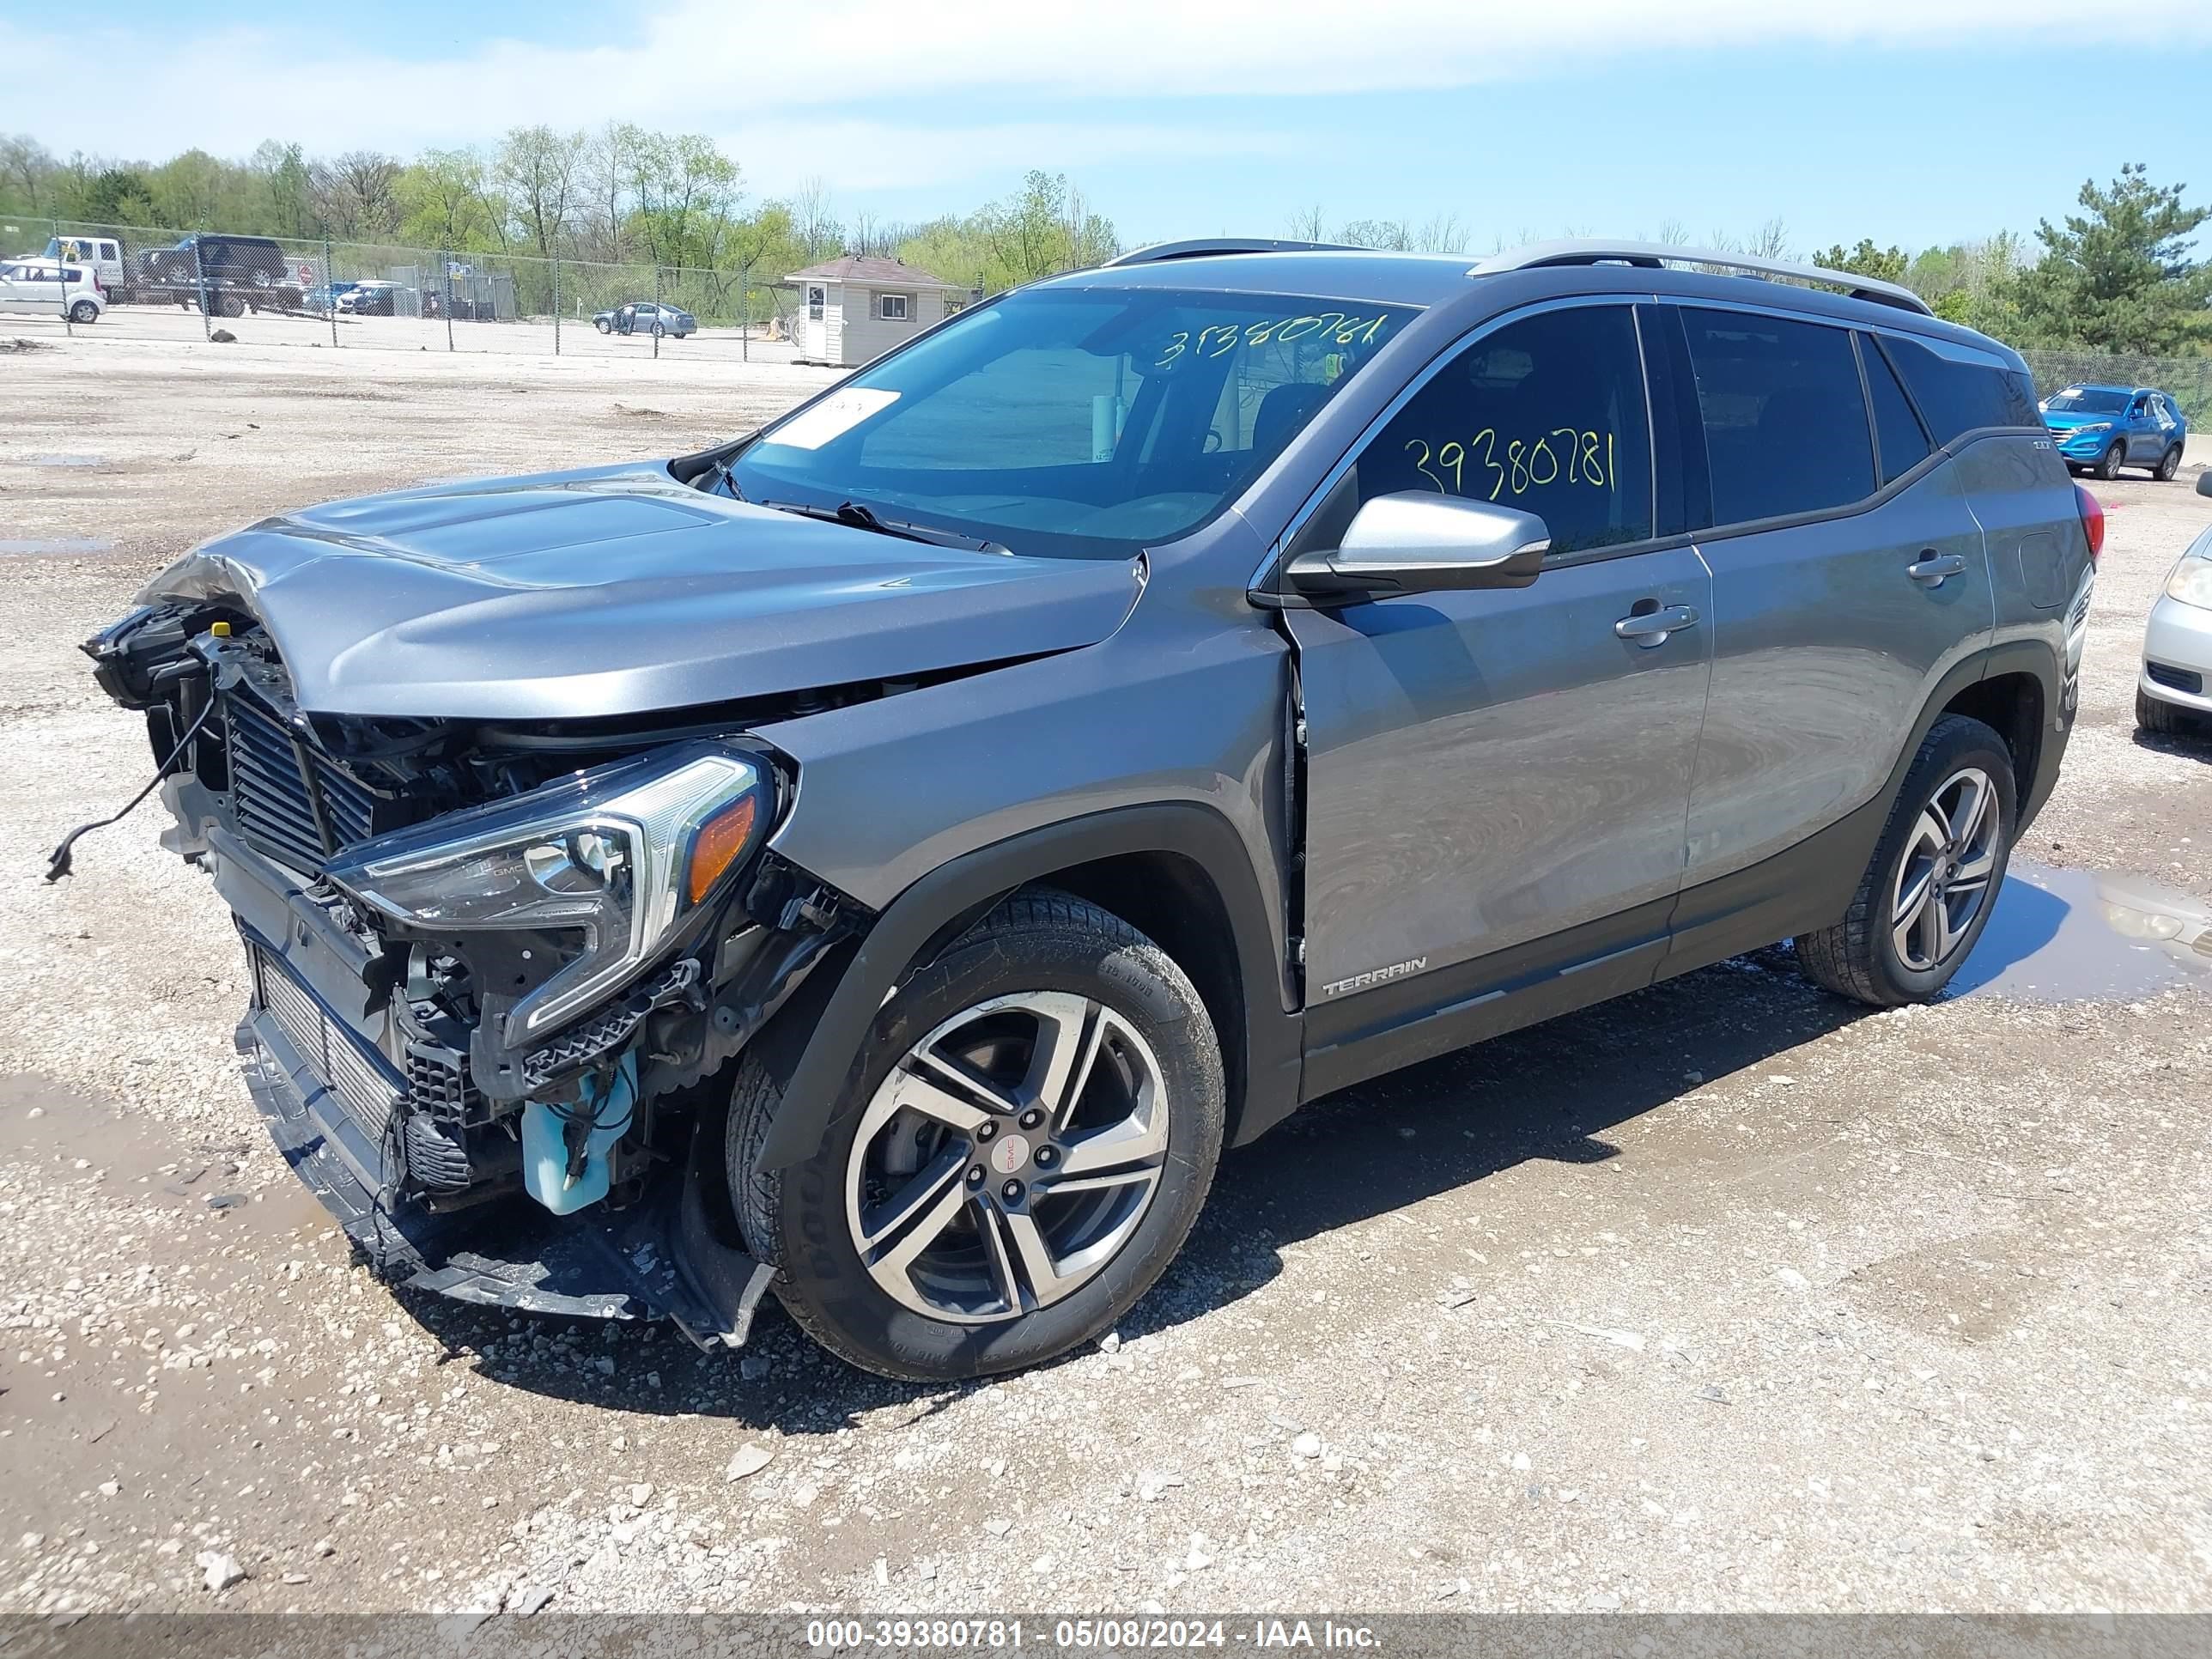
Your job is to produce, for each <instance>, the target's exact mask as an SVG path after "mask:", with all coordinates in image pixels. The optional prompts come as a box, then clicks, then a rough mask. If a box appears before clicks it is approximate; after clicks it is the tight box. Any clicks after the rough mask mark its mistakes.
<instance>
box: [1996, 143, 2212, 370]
mask: <svg viewBox="0 0 2212 1659" xmlns="http://www.w3.org/2000/svg"><path fill="white" fill-rule="evenodd" d="M2186 189H2187V186H2186V185H2154V184H2153V183H2151V181H2150V178H2149V169H2148V167H2146V166H2145V165H2144V164H2143V163H2142V162H2140V161H2130V162H2129V163H2127V164H2126V165H2125V166H2124V167H2121V169H2120V176H2119V177H2118V178H2117V179H2114V180H2113V181H2112V184H2111V185H2108V186H2100V185H2098V184H2097V183H2096V181H2095V180H2094V179H2091V180H2088V181H2087V182H2086V183H2084V184H2083V185H2082V186H2081V196H2080V197H2079V198H2078V199H2079V201H2080V203H2081V207H2082V208H2083V209H2084V210H2085V211H2083V212H2081V213H2075V214H2069V215H2067V216H2066V220H2065V222H2064V223H2063V225H2058V226H2054V225H2052V224H2051V222H2050V221H2049V220H2047V219H2046V220H2045V221H2044V222H2042V223H2041V224H2040V225H2039V226H2038V227H2037V228H2036V235H2037V236H2038V238H2039V239H2040V240H2041V241H2042V243H2043V248H2044V252H2043V257H2042V258H2039V259H2038V260H2037V261H2036V263H2035V264H2033V265H2031V266H2029V267H2028V268H2027V270H2024V271H2022V272H2021V274H2020V276H2019V279H2018V281H2017V282H2016V283H2015V284H2014V293H2013V296H2012V297H2013V299H2014V301H2015V304H2016V305H2017V306H2018V308H2019V314H2020V321H2021V328H2022V330H2023V331H2025V339H2026V342H2027V343H2032V344H2037V345H2043V344H2050V345H2085V346H2090V347H2093V348H2094V349H2098V350H2100V351H2123V352H2143V353H2148V354H2150V355H2153V356H2175V355H2179V354H2180V353H2183V352H2186V351H2190V350H2191V349H2195V348H2196V347H2197V346H2198V345H2200V344H2201V343H2203V342H2204V341H2205V340H2206V339H2207V338H2208V337H2212V316H2208V314H2207V313H2206V310H2205V307H2206V304H2207V301H2212V266H2207V265H2204V264H2198V263H2197V262H2196V261H2194V260H2192V259H2191V258H2190V257H2189V253H2188V246H2187V243H2188V239H2189V237H2190V236H2191V234H2192V233H2193V232H2195V231H2196V229H2197V227H2198V226H2200V225H2202V224H2203V223H2204V222H2205V221H2206V220H2207V219H2208V218H2212V208H2204V207H2191V206H2190V205H2188V204H2186V203H2185V202H2184V201H2183V199H2182V196H2183V192H2184V191H2185V190H2186Z"/></svg>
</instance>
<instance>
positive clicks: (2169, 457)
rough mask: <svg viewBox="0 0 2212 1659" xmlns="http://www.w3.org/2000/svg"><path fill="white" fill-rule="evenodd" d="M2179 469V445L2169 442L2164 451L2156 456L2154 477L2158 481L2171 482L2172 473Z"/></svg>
mask: <svg viewBox="0 0 2212 1659" xmlns="http://www.w3.org/2000/svg"><path fill="white" fill-rule="evenodd" d="M2179 471H2181V446H2180V445H2179V444H2169V445H2167V446H2166V453H2165V454H2163V455H2161V456H2160V457H2159V458H2158V471H2157V474H2156V477H2157V478H2158V481H2159V482H2160V483H2172V482H2173V475H2174V474H2175V473H2177V472H2179Z"/></svg>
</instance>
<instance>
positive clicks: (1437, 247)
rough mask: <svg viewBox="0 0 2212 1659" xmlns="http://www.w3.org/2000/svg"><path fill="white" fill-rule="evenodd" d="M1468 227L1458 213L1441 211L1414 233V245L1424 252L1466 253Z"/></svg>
mask: <svg viewBox="0 0 2212 1659" xmlns="http://www.w3.org/2000/svg"><path fill="white" fill-rule="evenodd" d="M1467 240H1468V237H1467V227H1466V226H1465V225H1463V224H1462V223H1461V222H1460V217H1459V215H1457V214H1456V213H1440V214H1438V215H1437V216H1436V217H1435V218H1433V219H1431V220H1430V221H1428V222H1427V223H1425V224H1424V225H1423V226H1422V227H1421V228H1419V230H1417V231H1415V232H1414V233H1413V246H1414V247H1415V248H1416V249H1418V250H1419V252H1423V253H1464V252H1467Z"/></svg>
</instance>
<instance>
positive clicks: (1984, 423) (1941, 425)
mask: <svg viewBox="0 0 2212 1659" xmlns="http://www.w3.org/2000/svg"><path fill="white" fill-rule="evenodd" d="M1881 349H1882V350H1883V351H1884V352H1886V353H1887V355H1888V357H1889V360H1890V362H1893V363H1894V364H1895V365H1896V366H1897V370H1898V373H1899V374H1901V375H1903V376H1904V378H1905V386H1906V389H1907V390H1909V391H1910V392H1911V393H1912V400H1913V402H1915V403H1916V404H1918V405H1919V406H1920V413H1921V414H1922V416H1924V417H1925V418H1926V420H1927V422H1928V425H1929V428H1931V435H1933V437H1934V438H1935V440H1936V442H1937V443H1939V444H1948V443H1949V442H1950V441H1952V440H1953V439H1954V438H1956V437H1958V436H1959V435H1960V434H1961V433H1966V432H1974V431H1978V430H1979V429H1981V428H1984V427H1993V426H1994V427H2008V426H2031V427H2035V428H2041V427H2042V425H2043V416H2042V415H2041V414H2040V413H2039V411H2038V410H2037V409H2036V407H2035V387H2034V385H2033V382H2031V381H2030V380H2028V378H2027V375H2025V374H2019V373H2017V372H2015V371H2013V370H2009V369H2001V368H1996V367H1994V366H1991V365H1988V364H1983V363H1969V362H1960V361H1959V360H1958V359H1957V358H1954V357H1946V356H1942V355H1941V354H1939V353H1937V352H1936V351H1934V350H1931V349H1929V347H1927V346H1925V345H1923V344H1922V343H1920V342H1919V341H1917V340H1909V339H1906V338H1905V337H1903V336H1902V335H1898V334H1885V335H1883V336H1881Z"/></svg>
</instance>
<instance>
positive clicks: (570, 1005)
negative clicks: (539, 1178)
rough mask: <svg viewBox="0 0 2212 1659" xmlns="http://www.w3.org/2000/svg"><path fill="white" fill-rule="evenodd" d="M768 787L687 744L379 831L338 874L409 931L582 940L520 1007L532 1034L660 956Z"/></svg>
mask: <svg viewBox="0 0 2212 1659" xmlns="http://www.w3.org/2000/svg"><path fill="white" fill-rule="evenodd" d="M765 795H766V791H765V790H764V788H763V777H762V775H761V770H760V769H759V767H758V765H757V763H754V762H752V761H750V760H747V759H745V758H744V757H741V756H738V755H736V754H733V753H732V752H731V751H730V750H726V749H723V748H721V747H720V746H718V745H714V744H684V746H682V747H681V748H678V749H674V750H665V751H662V752H660V753H658V754H654V755H649V756H646V757H641V758H640V759H637V760H635V761H623V762H619V763H617V764H615V765H612V766H604V767H599V768H598V769H594V770H592V771H589V772H582V773H579V774H578V775H576V776H574V777H573V778H569V779H565V780H563V781H561V782H559V783H553V784H548V785H546V786H545V787H544V788H542V789H534V790H532V791H531V792H530V793H528V794H525V795H518V796H516V797H514V798H513V799H511V800H503V801H496V802H494V803H493V804H491V805H488V806H479V807H473V808H471V809H470V810H469V811H465V812H455V813H453V814H451V815H449V816H447V817H442V818H439V819H436V820H435V821H434V822H432V823H426V824H423V825H422V826H421V827H420V828H419V829H408V830H402V831H399V832H398V833H397V834H394V835H389V836H380V837H378V838H377V839H376V840H374V841H368V842H362V844H361V845H360V846H358V847H355V848H349V850H348V851H347V852H346V853H344V854H342V855H341V856H340V857H339V858H337V860H333V861H332V862H331V864H330V866H328V867H327V869H326V870H325V874H326V875H327V876H328V877H329V878H330V879H331V881H332V882H333V883H334V884H337V886H338V887H340V888H342V889H343V890H345V891H346V892H348V893H349V894H351V895H352V896H354V897H356V898H357V899H359V900H361V901H362V902H363V903H364V904H367V905H369V906H371V907H373V908H375V909H377V910H379V911H380V912H382V913H383V914H384V915H387V916H390V917H392V919H393V920H395V921H402V922H404V923H406V924H407V925H408V926H409V927H415V928H418V929H424V930H428V931H431V932H444V931H447V930H450V931H452V932H453V933H459V934H467V933H493V932H499V933H548V932H551V933H567V934H569V935H573V936H578V937H580V939H581V940H582V944H581V947H580V949H579V950H578V951H576V953H575V955H574V956H573V957H569V958H568V960H567V961H566V962H564V963H562V966H561V968H560V969H558V970H557V971H556V973H555V974H554V975H552V976H551V977H550V979H547V980H546V981H544V982H543V983H542V984H540V985H538V987H537V988H536V989H535V990H533V991H532V992H531V993H530V994H528V995H526V996H525V997H524V998H523V999H522V1000H520V1002H518V1003H517V1004H516V1005H515V1006H514V1009H513V1012H512V1013H510V1014H509V1015H508V1016H507V1030H506V1036H507V1043H508V1045H509V1046H510V1047H513V1046H519V1045H520V1044H521V1043H523V1042H526V1041H527V1040H528V1039H530V1038H532V1037H534V1036H538V1034H539V1033H541V1032H544V1031H546V1030H550V1029H551V1028H552V1027H553V1026H555V1025H557V1024H560V1023H561V1022H562V1020H564V1019H567V1018H569V1017H570V1016H572V1015H574V1014H576V1013H578V1012H581V1011H582V1010H584V1009H586V1008H587V1007H589V1006H591V1005H592V1004H593V1003H595V1002H597V1001H599V1000H602V999H603V998H605V996H606V995H607V994H609V993H610V992H611V991H613V990H614V989H615V988H616V987H618V986H619V985H621V984H622V982H623V981H624V980H626V979H628V978H629V976H630V975H632V974H634V973H635V972H636V971H637V969H640V968H641V967H642V966H643V965H644V964H645V963H646V962H647V960H648V959H650V958H651V957H652V956H653V953H654V951H657V950H659V947H660V945H662V944H663V943H664V942H665V940H666V939H667V938H668V937H669V934H670V933H671V931H672V930H673V929H674V927H675V926H676V924H677V921H678V918H679V917H681V916H682V915H684V913H685V912H686V911H688V910H689V909H690V908H691V907H692V906H694V905H696V904H697V903H698V902H700V901H701V900H702V899H703V898H705V897H706V896H707V895H708V893H709V892H710V891H711V890H713V889H714V885H715V884H716V883H717V882H718V881H719V880H720V878H722V877H723V876H724V875H726V874H727V873H728V872H730V871H731V870H732V869H734V868H735V867H736V866H738V863H739V862H740V861H741V860H743V859H744V855H745V854H746V853H748V852H749V851H750V850H751V848H752V846H753V844H754V842H756V841H757V839H758V837H759V836H760V834H761V832H762V831H763V829H765V828H766V827H767V820H768V817H769V802H768V800H767V799H765Z"/></svg>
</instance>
